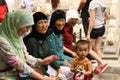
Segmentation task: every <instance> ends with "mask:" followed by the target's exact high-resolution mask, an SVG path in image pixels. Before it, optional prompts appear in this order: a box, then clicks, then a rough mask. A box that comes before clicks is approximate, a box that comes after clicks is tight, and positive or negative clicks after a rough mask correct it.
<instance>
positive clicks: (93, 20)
mask: <svg viewBox="0 0 120 80" xmlns="http://www.w3.org/2000/svg"><path fill="white" fill-rule="evenodd" d="M89 14H90V22H89V28H88V32H87V39H88V41H90V42H91V43H92V46H93V48H94V51H95V52H96V53H97V55H98V56H99V57H100V58H101V57H102V51H101V43H102V36H103V35H104V32H105V18H108V14H107V12H106V4H105V2H104V1H103V0H92V1H91V2H90V6H89ZM107 67H108V64H105V65H101V64H100V63H99V62H98V66H97V68H96V69H95V70H94V73H96V74H100V73H102V72H103V71H104V70H105V69H106V68H107Z"/></svg>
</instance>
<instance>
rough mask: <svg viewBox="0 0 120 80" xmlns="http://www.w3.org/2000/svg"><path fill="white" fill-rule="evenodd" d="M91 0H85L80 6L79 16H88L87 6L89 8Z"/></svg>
mask: <svg viewBox="0 0 120 80" xmlns="http://www.w3.org/2000/svg"><path fill="white" fill-rule="evenodd" d="M91 1H92V0H87V2H86V4H85V6H84V7H83V8H82V12H81V18H88V17H89V12H88V8H89V4H90V2H91Z"/></svg>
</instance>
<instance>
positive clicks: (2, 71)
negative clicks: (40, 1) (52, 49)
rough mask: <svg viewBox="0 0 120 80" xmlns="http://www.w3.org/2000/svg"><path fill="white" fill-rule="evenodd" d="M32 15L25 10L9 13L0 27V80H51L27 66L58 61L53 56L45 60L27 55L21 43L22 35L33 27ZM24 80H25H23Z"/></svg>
mask: <svg viewBox="0 0 120 80" xmlns="http://www.w3.org/2000/svg"><path fill="white" fill-rule="evenodd" d="M33 24H34V22H33V17H32V14H30V13H29V12H27V11H26V10H19V11H16V12H9V13H8V14H7V16H6V17H5V19H4V20H3V22H2V23H1V25H0V79H1V80H10V79H13V80H17V79H18V75H19V77H22V78H26V77H29V76H30V77H33V78H35V79H37V80H52V79H53V78H52V77H44V76H42V75H41V74H39V73H37V72H36V71H34V70H33V69H32V68H31V67H30V66H29V65H31V66H32V65H34V66H37V65H40V64H45V65H46V64H49V63H51V62H53V61H56V60H57V59H58V57H57V56H55V55H53V56H50V57H47V58H45V59H43V60H42V59H40V58H34V57H32V56H30V55H29V54H28V52H27V51H26V47H25V45H24V43H23V39H22V37H23V35H24V34H25V33H26V32H27V31H28V30H29V29H30V26H31V25H33ZM24 80H25V79H24Z"/></svg>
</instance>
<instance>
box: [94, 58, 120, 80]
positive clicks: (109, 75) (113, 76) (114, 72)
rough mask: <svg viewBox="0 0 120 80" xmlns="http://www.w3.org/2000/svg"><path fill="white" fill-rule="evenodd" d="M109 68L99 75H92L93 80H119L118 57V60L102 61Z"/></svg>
mask: <svg viewBox="0 0 120 80" xmlns="http://www.w3.org/2000/svg"><path fill="white" fill-rule="evenodd" d="M104 62H107V63H108V64H109V67H108V68H107V69H106V70H105V72H103V73H102V74H100V75H94V79H95V80H120V57H119V58H118V60H104Z"/></svg>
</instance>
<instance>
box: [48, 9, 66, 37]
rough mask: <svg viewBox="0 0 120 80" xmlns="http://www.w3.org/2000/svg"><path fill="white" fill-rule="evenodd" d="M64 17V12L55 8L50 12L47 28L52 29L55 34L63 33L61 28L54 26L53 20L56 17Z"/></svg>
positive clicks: (56, 18) (55, 19)
mask: <svg viewBox="0 0 120 80" xmlns="http://www.w3.org/2000/svg"><path fill="white" fill-rule="evenodd" d="M61 18H64V19H65V12H64V11H63V10H56V11H54V12H53V13H52V16H51V20H50V25H49V28H50V29H52V30H53V31H54V33H55V34H56V35H59V34H63V32H64V31H63V30H58V29H57V28H56V26H55V22H56V21H57V20H58V19H61Z"/></svg>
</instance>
